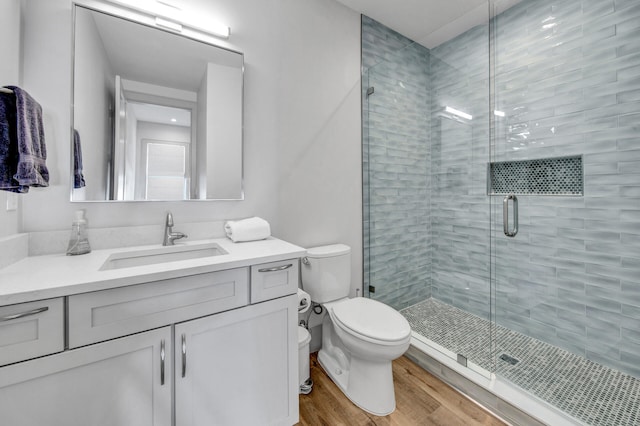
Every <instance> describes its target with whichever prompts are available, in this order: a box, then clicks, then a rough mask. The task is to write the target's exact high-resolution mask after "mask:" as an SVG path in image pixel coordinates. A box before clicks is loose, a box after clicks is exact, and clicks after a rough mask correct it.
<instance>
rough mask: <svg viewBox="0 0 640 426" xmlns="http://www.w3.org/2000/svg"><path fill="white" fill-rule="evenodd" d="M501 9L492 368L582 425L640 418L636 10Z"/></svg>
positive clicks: (639, 13) (574, 3)
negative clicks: (494, 340) (639, 400)
mask: <svg viewBox="0 0 640 426" xmlns="http://www.w3.org/2000/svg"><path fill="white" fill-rule="evenodd" d="M507 3H509V2H508V1H506V0H504V1H502V0H501V1H496V2H495V6H496V12H497V15H496V17H495V18H494V19H493V26H492V41H493V46H494V52H492V53H493V54H492V57H493V58H495V64H494V75H495V80H494V81H495V83H494V84H495V86H494V93H495V101H494V103H495V108H494V109H495V113H494V117H493V118H494V128H495V133H494V137H493V138H492V143H491V162H492V163H491V166H490V172H489V174H490V188H489V192H490V194H493V195H491V198H492V234H493V243H494V244H493V252H494V257H493V265H492V267H493V271H492V272H493V280H494V289H495V292H494V304H495V307H496V309H495V319H496V374H497V375H499V376H501V377H502V378H505V379H507V380H508V381H510V382H512V383H514V384H516V385H518V386H519V387H521V388H522V389H524V390H526V391H528V392H530V393H532V394H534V395H536V396H537V397H539V398H541V399H543V400H545V401H547V402H548V403H550V404H552V405H554V406H556V407H558V408H560V409H562V410H563V411H565V412H566V413H567V414H569V415H571V416H573V417H575V418H578V419H580V420H581V421H582V422H585V423H587V424H594V425H614V424H637V422H638V421H640V404H639V403H638V400H637V397H635V396H634V395H637V394H638V392H639V390H640V381H639V380H638V378H640V367H639V366H640V336H639V335H638V333H637V330H638V329H639V327H640V244H638V242H639V241H640V198H639V197H640V168H638V164H640V163H638V161H639V160H640V144H638V136H637V129H638V128H637V123H638V117H639V116H640V101H639V99H640V98H639V97H638V96H637V95H638V93H640V80H639V79H638V69H640V68H639V67H640V55H639V53H640V45H639V44H638V28H640V27H638V25H637V23H638V22H640V21H639V19H640V8H639V7H637V6H638V4H637V3H636V2H628V3H618V2H616V4H615V5H614V4H613V3H608V2H600V1H595V0H563V1H561V2H560V1H551V0H524V1H522V2H520V3H519V4H517V5H515V6H513V7H511V8H509V9H505V8H504V6H505V5H506V4H507ZM631 3H633V5H632V4H631ZM501 8H502V9H505V10H500V9H501ZM630 22H634V23H635V24H634V25H632V26H630V25H629V23H630ZM632 27H633V29H632ZM510 194H513V195H510ZM516 200H517V201H516ZM516 206H517V210H516ZM516 227H517V232H516Z"/></svg>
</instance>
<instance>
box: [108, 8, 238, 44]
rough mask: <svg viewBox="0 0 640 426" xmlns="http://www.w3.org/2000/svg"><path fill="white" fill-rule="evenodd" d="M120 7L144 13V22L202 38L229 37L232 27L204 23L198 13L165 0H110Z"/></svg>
mask: <svg viewBox="0 0 640 426" xmlns="http://www.w3.org/2000/svg"><path fill="white" fill-rule="evenodd" d="M108 1H109V2H110V3H112V4H114V5H117V6H118V7H125V8H127V9H129V10H130V11H135V12H136V13H138V14H140V15H142V16H141V17H142V18H143V19H141V21H142V22H146V23H149V24H151V25H155V26H157V27H160V28H164V29H168V30H171V31H174V32H177V33H180V34H183V35H186V36H188V37H193V38H196V39H201V38H203V36H204V37H206V36H212V37H216V38H222V39H225V40H226V39H228V38H229V36H230V35H231V28H229V26H227V25H223V24H218V23H215V22H206V23H203V22H202V20H201V19H200V18H198V17H197V16H196V14H188V13H187V12H186V11H185V10H183V9H182V8H180V7H179V6H176V5H175V4H172V3H170V2H168V0H167V1H163V0H159V1H158V0H108Z"/></svg>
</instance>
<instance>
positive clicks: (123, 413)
mask: <svg viewBox="0 0 640 426" xmlns="http://www.w3.org/2000/svg"><path fill="white" fill-rule="evenodd" d="M163 345H169V346H163ZM170 346H171V327H163V328H160V329H156V330H152V331H148V332H145V333H140V334H134V335H132V336H127V337H122V338H119V339H114V340H110V341H107V342H103V343H97V344H95V345H90V346H86V347H84V348H80V349H74V350H71V351H66V352H61V353H59V354H55V355H50V356H46V357H42V358H37V359H34V360H31V361H25V362H20V363H17V364H12V365H9V366H6V367H2V368H1V369H0V424H3V425H11V426H34V425H51V426H124V425H136V426H171V392H172V385H171V384H172V378H173V374H172V373H173V371H172V362H171V357H170V354H171V353H170V352H167V350H170ZM163 349H164V361H163V354H162V351H163Z"/></svg>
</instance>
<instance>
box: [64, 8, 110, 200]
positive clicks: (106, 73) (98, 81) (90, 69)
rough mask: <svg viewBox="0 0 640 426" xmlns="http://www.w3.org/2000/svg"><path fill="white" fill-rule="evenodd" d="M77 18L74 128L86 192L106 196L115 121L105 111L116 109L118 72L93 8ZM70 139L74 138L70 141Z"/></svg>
mask: <svg viewBox="0 0 640 426" xmlns="http://www.w3.org/2000/svg"><path fill="white" fill-rule="evenodd" d="M83 13H84V15H85V16H83V17H82V18H83V19H78V29H77V35H78V37H77V38H76V42H75V51H76V61H75V68H76V70H78V72H77V73H75V75H76V77H75V79H74V84H75V88H74V90H75V91H76V94H77V96H75V98H74V106H73V107H74V116H75V117H76V119H75V120H74V126H75V129H76V130H77V131H78V134H79V135H80V145H81V147H82V166H83V175H84V178H85V182H86V185H87V186H86V187H85V188H84V190H83V192H84V196H85V197H86V199H88V200H96V199H101V198H102V199H104V197H105V194H106V191H107V166H106V164H107V159H108V158H110V157H111V143H110V140H111V138H112V137H113V136H112V127H113V123H112V122H111V121H110V120H106V119H105V111H110V110H111V109H113V104H114V102H113V97H114V90H115V89H114V85H115V74H114V73H113V71H112V70H111V66H110V64H109V62H108V61H107V53H106V51H105V49H104V45H103V44H102V38H101V37H100V34H99V33H98V29H97V28H96V25H95V22H94V20H93V17H92V16H91V14H90V12H87V11H83ZM69 143H71V142H69Z"/></svg>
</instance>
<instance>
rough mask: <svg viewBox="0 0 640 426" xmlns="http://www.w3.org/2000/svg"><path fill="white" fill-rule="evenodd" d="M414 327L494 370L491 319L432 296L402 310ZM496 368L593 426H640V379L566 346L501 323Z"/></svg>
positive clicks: (497, 327) (437, 341)
mask: <svg viewBox="0 0 640 426" xmlns="http://www.w3.org/2000/svg"><path fill="white" fill-rule="evenodd" d="M400 312H401V313H402V314H403V315H404V316H405V317H406V318H407V320H408V321H409V323H410V324H411V327H412V329H413V330H414V331H416V332H418V333H420V334H421V335H423V336H424V337H426V338H428V339H429V340H432V341H433V342H435V343H437V344H439V345H441V346H444V347H445V348H447V349H449V350H451V351H452V352H454V353H459V354H463V355H465V356H466V357H467V359H469V360H471V361H473V362H474V363H476V364H478V365H479V366H480V367H482V368H484V369H486V370H489V371H493V370H494V368H493V363H494V361H492V356H491V349H490V344H489V336H490V334H489V328H490V326H491V323H490V322H489V321H487V320H486V319H483V318H480V317H478V316H475V315H472V314H470V313H468V312H465V311H463V310H460V309H458V308H455V307H453V306H450V305H447V304H445V303H442V302H439V301H437V300H435V299H428V300H426V301H424V302H421V303H418V304H416V305H413V306H410V307H408V308H406V309H403V310H402V311H400ZM495 333H496V337H497V339H496V342H497V347H496V352H497V354H498V356H499V355H501V354H508V355H509V356H510V357H513V358H516V359H517V360H519V362H517V363H516V364H515V365H511V364H510V363H508V362H506V361H503V360H500V359H496V361H495V362H496V363H497V364H496V366H495V371H497V373H498V374H499V375H500V376H502V377H504V378H505V379H507V380H509V381H510V382H511V383H514V384H516V385H517V386H519V387H520V388H522V389H524V390H526V391H528V392H530V393H531V394H533V395H535V396H537V397H539V398H540V399H542V400H544V401H547V402H548V403H550V404H552V405H554V406H556V407H557V408H559V409H561V410H562V411H564V412H566V413H567V414H569V415H570V416H572V417H574V418H576V419H578V420H580V421H582V422H584V423H585V424H588V425H593V426H613V425H620V426H622V425H625V426H626V425H638V424H640V380H639V379H636V378H634V377H633V376H629V375H627V374H623V373H621V372H619V371H616V370H613V369H611V368H608V367H604V366H602V365H600V364H597V363H595V362H593V361H589V360H587V359H585V358H583V357H580V356H578V355H575V354H572V353H570V352H567V351H565V350H563V349H560V348H557V347H555V346H552V345H549V344H547V343H544V342H541V341H539V340H536V339H533V338H531V337H528V336H525V335H523V334H521V333H518V332H515V331H512V330H509V329H507V328H504V327H501V326H496V329H495Z"/></svg>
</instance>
